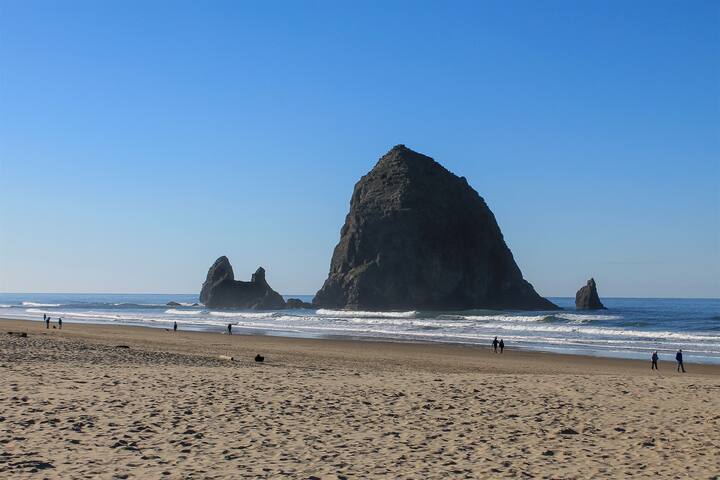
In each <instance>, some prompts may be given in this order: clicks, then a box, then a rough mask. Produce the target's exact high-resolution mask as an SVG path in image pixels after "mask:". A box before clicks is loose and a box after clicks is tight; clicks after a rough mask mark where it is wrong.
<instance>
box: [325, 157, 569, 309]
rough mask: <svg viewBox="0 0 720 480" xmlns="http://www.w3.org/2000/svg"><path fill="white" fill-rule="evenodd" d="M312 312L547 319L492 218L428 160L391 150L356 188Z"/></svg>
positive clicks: (460, 180) (459, 180) (459, 182)
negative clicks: (511, 312)
mask: <svg viewBox="0 0 720 480" xmlns="http://www.w3.org/2000/svg"><path fill="white" fill-rule="evenodd" d="M313 304H314V305H316V306H319V307H330V308H346V309H362V310H401V309H427V310H466V309H471V308H488V309H520V310H551V309H553V310H554V309H557V308H558V307H557V306H556V305H554V304H553V303H552V302H550V301H548V300H546V299H544V298H542V297H541V296H540V295H538V294H537V293H536V292H535V290H534V289H533V287H532V285H530V283H528V282H527V281H525V280H524V279H523V277H522V273H521V272H520V269H519V268H518V266H517V264H516V263H515V260H514V259H513V256H512V253H511V252H510V249H509V248H508V247H507V245H506V244H505V241H504V240H503V236H502V233H501V232H500V228H499V227H498V225H497V222H496V221H495V216H494V215H493V213H492V212H491V211H490V209H489V208H488V206H487V205H486V204H485V201H484V200H483V199H482V198H481V197H480V196H479V195H478V194H477V192H476V191H475V190H473V189H472V187H470V185H468V183H467V181H466V180H465V178H464V177H457V176H455V175H454V174H452V173H451V172H449V171H448V170H446V169H445V168H444V167H443V166H442V165H440V164H439V163H437V162H435V160H433V159H432V158H430V157H427V156H425V155H422V154H420V153H417V152H414V151H412V150H410V149H409V148H406V147H405V146H404V145H398V146H396V147H393V148H392V149H391V150H390V151H389V152H388V153H387V154H385V156H383V157H382V158H381V159H380V161H378V163H377V165H375V167H374V168H373V169H372V170H371V171H370V173H368V174H367V175H365V176H364V177H362V178H361V179H360V181H359V182H358V183H357V184H356V185H355V190H354V191H353V195H352V200H351V202H350V213H348V215H347V217H346V219H345V225H343V227H342V230H341V231H340V242H339V243H338V244H337V246H336V247H335V251H334V252H333V256H332V261H331V264H330V274H329V276H328V278H327V280H326V281H325V283H324V285H323V287H322V288H321V289H320V291H319V292H318V293H317V295H316V296H315V299H314V300H313Z"/></svg>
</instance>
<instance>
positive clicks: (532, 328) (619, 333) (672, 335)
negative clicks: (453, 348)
mask: <svg viewBox="0 0 720 480" xmlns="http://www.w3.org/2000/svg"><path fill="white" fill-rule="evenodd" d="M478 326H480V327H482V328H495V329H500V330H513V331H525V332H548V333H550V332H557V333H575V334H584V335H602V336H615V337H640V338H659V339H677V340H699V341H712V340H718V341H720V336H707V335H691V334H686V333H676V332H666V331H658V332H653V331H641V330H619V329H616V328H601V327H573V326H569V325H555V326H553V325H542V326H540V325H517V324H515V325H513V324H501V323H495V324H493V323H487V324H481V325H478Z"/></svg>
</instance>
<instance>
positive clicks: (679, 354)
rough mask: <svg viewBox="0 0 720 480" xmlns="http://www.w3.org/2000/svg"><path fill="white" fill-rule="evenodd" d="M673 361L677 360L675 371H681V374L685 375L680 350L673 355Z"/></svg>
mask: <svg viewBox="0 0 720 480" xmlns="http://www.w3.org/2000/svg"><path fill="white" fill-rule="evenodd" d="M675 360H677V364H678V368H677V371H678V372H679V371H680V370H682V373H685V365H683V355H682V349H681V350H678V351H677V353H676V354H675Z"/></svg>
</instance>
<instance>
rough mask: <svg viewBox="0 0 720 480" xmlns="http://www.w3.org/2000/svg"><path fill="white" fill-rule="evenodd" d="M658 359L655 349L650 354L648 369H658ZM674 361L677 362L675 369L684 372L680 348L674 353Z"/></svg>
mask: <svg viewBox="0 0 720 480" xmlns="http://www.w3.org/2000/svg"><path fill="white" fill-rule="evenodd" d="M658 360H660V356H659V355H658V352H657V350H656V351H654V352H653V354H652V356H651V357H650V361H651V362H652V363H651V364H650V370H659V368H658V363H657V362H658ZM675 361H676V362H677V371H678V372H682V373H685V364H684V363H683V352H682V349H679V350H678V351H677V353H676V354H675Z"/></svg>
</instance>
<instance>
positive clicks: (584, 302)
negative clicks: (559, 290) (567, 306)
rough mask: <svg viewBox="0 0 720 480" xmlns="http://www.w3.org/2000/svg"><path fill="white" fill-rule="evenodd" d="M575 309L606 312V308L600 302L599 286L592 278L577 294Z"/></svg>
mask: <svg viewBox="0 0 720 480" xmlns="http://www.w3.org/2000/svg"><path fill="white" fill-rule="evenodd" d="M575 308H577V309H578V310H604V309H605V306H604V305H603V304H602V302H601V301H600V297H599V296H598V293H597V285H595V279H594V278H591V279H590V280H588V281H587V285H585V286H584V287H582V288H581V289H580V290H578V291H577V293H576V294H575Z"/></svg>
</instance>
